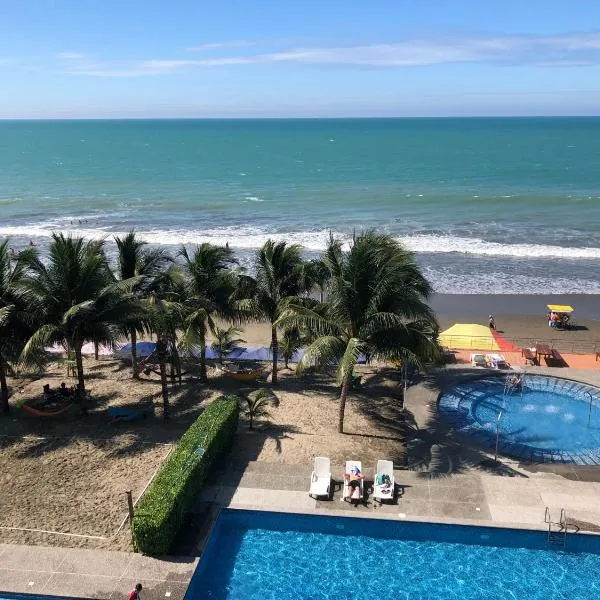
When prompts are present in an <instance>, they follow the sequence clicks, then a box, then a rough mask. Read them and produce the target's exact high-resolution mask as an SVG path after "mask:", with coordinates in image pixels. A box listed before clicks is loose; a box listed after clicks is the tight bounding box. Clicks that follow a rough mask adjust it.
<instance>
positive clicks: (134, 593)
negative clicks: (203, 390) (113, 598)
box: [129, 583, 142, 600]
mask: <svg viewBox="0 0 600 600" xmlns="http://www.w3.org/2000/svg"><path fill="white" fill-rule="evenodd" d="M141 591H142V584H141V583H136V584H135V587H134V588H133V589H132V590H131V592H129V600H141V597H140V592H141Z"/></svg>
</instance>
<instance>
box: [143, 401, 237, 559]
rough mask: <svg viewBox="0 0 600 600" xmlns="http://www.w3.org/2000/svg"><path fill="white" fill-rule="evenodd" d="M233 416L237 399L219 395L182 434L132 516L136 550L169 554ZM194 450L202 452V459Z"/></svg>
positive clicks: (225, 442)
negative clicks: (200, 449)
mask: <svg viewBox="0 0 600 600" xmlns="http://www.w3.org/2000/svg"><path fill="white" fill-rule="evenodd" d="M238 413H239V408H238V401H237V398H236V397H235V396H222V397H220V398H217V399H216V400H215V401H214V402H213V403H212V404H211V405H210V406H208V407H207V408H206V410H205V411H204V412H203V413H202V414H201V415H200V416H199V417H198V418H197V419H196V421H194V423H193V424H192V425H191V427H190V428H189V429H188V430H187V431H186V432H185V433H184V434H183V436H182V438H181V440H180V441H179V444H178V445H177V447H176V448H175V449H174V450H173V452H171V454H170V455H169V458H168V459H167V460H166V462H165V464H164V465H163V466H162V468H161V470H160V472H159V473H158V475H157V476H156V478H155V479H154V481H153V482H152V484H151V485H150V487H149V488H148V490H147V491H146V493H145V495H144V497H143V498H142V500H141V502H140V504H139V505H138V508H137V509H136V511H135V514H134V518H133V525H132V531H133V541H134V544H135V548H136V550H138V551H140V552H143V553H144V554H151V555H155V556H156V555H160V554H166V553H168V552H169V549H170V547H171V545H172V543H173V540H174V539H175V536H176V535H177V532H178V531H179V529H180V527H181V525H182V524H183V523H184V521H185V519H186V518H187V517H188V515H189V513H190V509H191V507H192V505H193V504H194V501H195V500H196V496H197V495H198V492H199V491H200V490H201V489H202V486H203V485H204V481H205V480H206V477H207V475H208V473H209V471H210V467H211V466H212V465H213V463H214V462H215V460H217V459H218V458H219V457H220V456H221V455H222V454H223V453H224V452H225V451H226V450H227V449H228V448H229V446H230V444H231V442H232V439H233V436H234V433H235V431H236V428H237V422H238ZM198 448H203V449H204V454H202V455H201V456H200V453H199V452H196V451H197V449H198Z"/></svg>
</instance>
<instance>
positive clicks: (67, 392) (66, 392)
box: [58, 381, 73, 396]
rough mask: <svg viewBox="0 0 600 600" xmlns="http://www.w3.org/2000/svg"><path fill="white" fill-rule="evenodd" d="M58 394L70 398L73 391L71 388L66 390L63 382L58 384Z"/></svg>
mask: <svg viewBox="0 0 600 600" xmlns="http://www.w3.org/2000/svg"><path fill="white" fill-rule="evenodd" d="M58 393H59V394H60V395H61V396H70V395H71V394H72V393H73V390H72V389H71V388H68V387H67V385H66V384H65V382H64V381H63V382H62V383H61V384H60V388H58Z"/></svg>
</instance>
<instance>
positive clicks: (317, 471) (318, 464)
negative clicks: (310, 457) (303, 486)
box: [308, 456, 331, 498]
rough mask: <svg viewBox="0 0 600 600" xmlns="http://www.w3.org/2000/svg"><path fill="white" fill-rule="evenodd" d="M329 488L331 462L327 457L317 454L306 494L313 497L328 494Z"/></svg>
mask: <svg viewBox="0 0 600 600" xmlns="http://www.w3.org/2000/svg"><path fill="white" fill-rule="evenodd" d="M330 490H331V462H330V460H329V459H328V458H325V457H323V456H317V457H316V458H315V466H314V468H313V472H312V475H311V476H310V491H309V492H308V495H309V496H311V497H313V498H318V497H319V496H329V493H330Z"/></svg>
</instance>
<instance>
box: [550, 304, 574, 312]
mask: <svg viewBox="0 0 600 600" xmlns="http://www.w3.org/2000/svg"><path fill="white" fill-rule="evenodd" d="M546 306H547V307H548V310H550V311H552V312H555V313H572V312H573V310H574V309H573V307H572V306H569V305H568V304H547V305H546Z"/></svg>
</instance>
